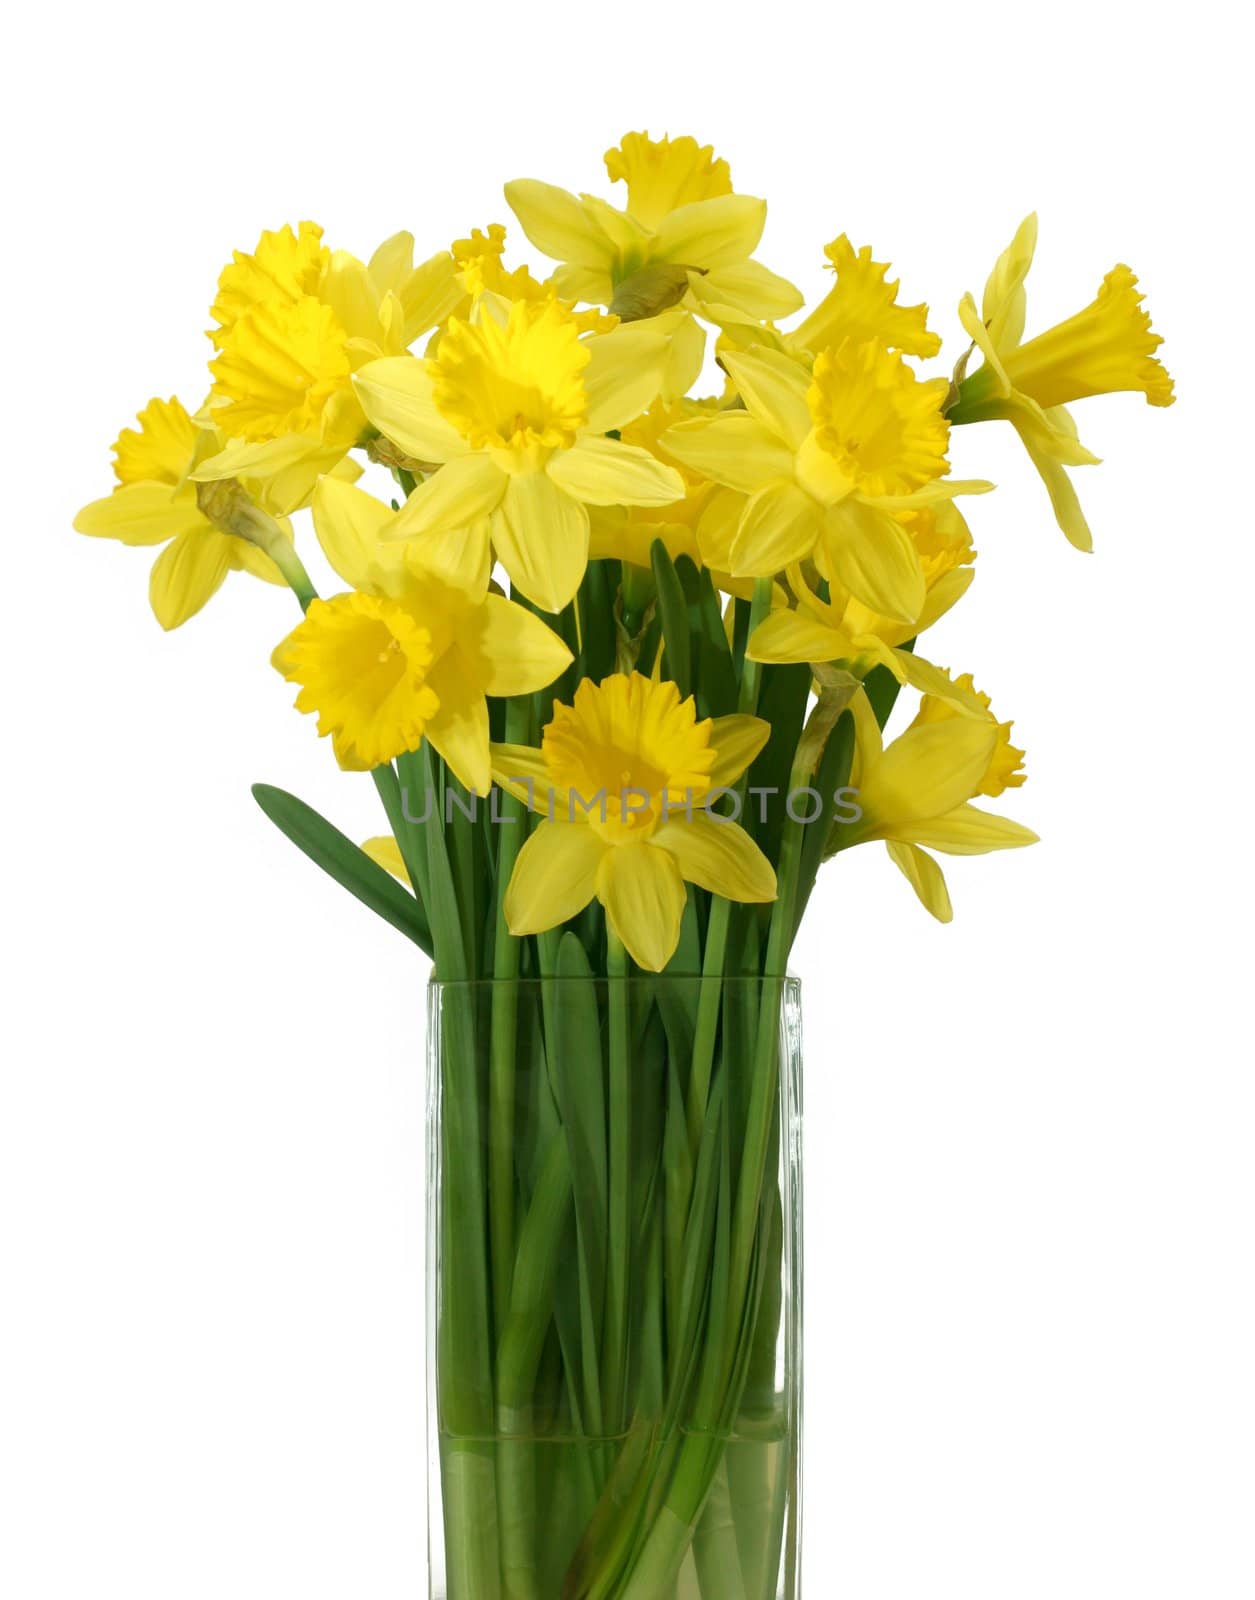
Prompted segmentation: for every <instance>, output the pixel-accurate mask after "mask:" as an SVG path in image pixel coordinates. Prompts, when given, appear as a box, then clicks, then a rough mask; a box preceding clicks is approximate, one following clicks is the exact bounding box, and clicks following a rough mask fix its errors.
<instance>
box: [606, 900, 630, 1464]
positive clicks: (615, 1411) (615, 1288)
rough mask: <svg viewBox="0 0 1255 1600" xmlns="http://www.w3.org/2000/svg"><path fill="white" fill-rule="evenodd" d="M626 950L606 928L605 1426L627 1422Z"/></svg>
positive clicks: (615, 1428) (615, 1427)
mask: <svg viewBox="0 0 1255 1600" xmlns="http://www.w3.org/2000/svg"><path fill="white" fill-rule="evenodd" d="M628 968H629V962H628V956H627V951H626V950H625V949H624V948H623V944H622V942H621V941H620V939H619V938H618V936H617V934H615V933H614V932H613V930H607V933H606V975H607V977H608V978H609V980H610V981H609V984H608V988H609V991H610V993H609V996H608V1006H609V1015H610V1071H609V1096H608V1101H607V1106H606V1121H607V1123H608V1125H609V1155H610V1162H609V1173H610V1181H609V1218H608V1221H609V1229H608V1232H609V1247H608V1250H607V1259H606V1325H605V1333H604V1338H603V1346H602V1352H603V1354H602V1392H603V1395H604V1405H605V1410H604V1417H605V1423H606V1426H607V1428H609V1429H610V1430H611V1431H612V1432H615V1433H617V1432H620V1431H621V1430H622V1429H623V1427H624V1426H625V1425H626V1420H627V1419H626V1416H625V1415H624V1408H623V1395H624V1387H625V1380H626V1368H627V1342H628V1341H627V1330H628V1294H629V1280H630V1277H631V1261H632V1101H631V1070H632V1068H631V1028H630V1021H629V1006H630V1003H631V996H630V994H629V993H628V981H627V979H628Z"/></svg>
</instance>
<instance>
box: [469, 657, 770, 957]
mask: <svg viewBox="0 0 1255 1600" xmlns="http://www.w3.org/2000/svg"><path fill="white" fill-rule="evenodd" d="M769 731H770V730H769V727H768V725H767V724H766V723H765V722H762V721H760V720H759V719H758V718H757V717H747V716H731V717H720V718H714V719H711V718H706V719H704V720H700V721H699V720H698V718H697V713H696V708H695V706H694V703H693V700H692V699H691V698H689V699H686V700H682V699H681V698H680V693H679V690H678V689H677V688H676V686H675V685H674V684H673V683H668V682H655V681H653V680H652V679H649V678H644V677H641V676H640V675H639V674H637V673H632V674H622V673H616V674H614V675H613V676H611V677H608V678H604V679H603V680H602V681H601V683H600V684H594V683H592V682H591V681H588V680H586V681H585V682H583V683H581V685H580V687H579V689H578V690H577V691H576V695H575V700H574V702H573V703H572V704H571V705H569V706H567V705H561V704H560V705H558V706H555V708H554V717H553V720H552V721H551V722H550V724H549V725H548V727H547V728H546V729H545V730H544V734H543V736H542V745H541V748H540V750H533V749H528V748H526V747H523V746H518V745H495V746H494V747H493V776H494V777H495V778H496V780H497V782H498V783H500V784H502V785H503V786H505V787H506V788H508V789H510V790H511V791H512V792H513V793H516V794H520V795H521V796H522V797H523V798H525V799H526V800H527V802H528V803H529V804H530V805H531V806H532V807H533V808H534V809H535V810H537V811H539V812H541V813H542V814H543V815H544V819H545V820H543V821H542V822H541V823H540V824H539V826H538V827H537V828H536V830H535V832H534V833H532V835H531V836H530V837H529V838H528V840H527V842H526V844H525V845H524V846H523V848H522V850H521V851H520V852H519V857H518V861H517V863H516V865H515V869H514V873H513V876H512V877H511V880H510V885H509V889H508V891H507V894H506V900H505V914H506V920H507V922H508V924H509V927H510V930H511V932H513V933H515V934H526V933H537V932H542V931H544V930H545V929H547V928H553V927H557V926H559V925H560V924H561V923H563V922H566V921H568V920H569V919H570V918H571V917H573V916H575V915H577V914H578V913H579V912H580V911H582V910H583V908H584V907H585V906H586V905H587V904H588V902H589V901H590V900H591V899H593V898H594V897H596V898H597V899H598V900H599V901H600V902H601V904H602V905H603V906H604V907H605V910H606V918H607V921H608V923H609V925H610V928H611V930H612V932H613V933H614V934H615V935H616V936H617V937H618V938H619V939H620V940H621V941H622V942H623V944H624V945H625V947H626V948H627V950H628V951H629V953H630V954H631V956H632V958H633V960H634V961H635V962H636V963H637V965H638V966H641V967H645V968H646V969H648V970H649V971H652V972H658V971H661V969H662V968H663V967H664V966H665V965H666V964H667V962H668V961H669V960H670V959H671V957H672V955H673V954H674V952H675V948H676V945H677V944H678V942H679V937H680V919H681V917H682V916H683V914H684V906H685V889H684V885H685V883H686V882H688V883H695V884H697V885H698V886H699V887H701V888H705V889H709V890H710V891H711V892H712V893H714V894H718V895H722V896H723V897H724V898H726V899H730V900H739V901H745V902H761V901H768V900H773V899H774V898H775V894H776V882H775V874H774V872H773V871H772V868H771V865H770V863H769V862H768V861H767V858H766V857H765V856H764V855H763V854H762V852H761V851H760V850H759V848H758V846H757V845H756V844H755V843H754V841H753V840H752V839H751V838H750V836H749V835H748V834H747V833H746V832H745V831H744V829H743V828H741V827H740V825H739V824H738V823H736V822H734V821H733V820H731V819H730V818H724V817H718V816H715V815H713V814H712V813H711V811H710V810H709V807H710V805H711V804H712V803H713V802H714V800H715V799H716V798H717V797H718V794H719V792H720V791H724V792H726V786H727V785H729V784H731V783H734V782H735V781H736V779H737V778H738V777H739V776H740V775H741V773H742V772H744V770H745V769H746V767H748V766H749V764H750V762H751V761H752V760H753V759H754V757H755V756H756V755H757V754H758V751H759V750H760V749H761V748H762V746H763V744H764V743H765V742H766V739H767V735H768V733H769Z"/></svg>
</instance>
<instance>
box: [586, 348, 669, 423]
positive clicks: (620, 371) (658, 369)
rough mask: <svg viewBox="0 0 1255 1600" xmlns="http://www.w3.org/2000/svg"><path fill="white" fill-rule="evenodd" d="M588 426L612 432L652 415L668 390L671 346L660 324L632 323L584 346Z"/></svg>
mask: <svg viewBox="0 0 1255 1600" xmlns="http://www.w3.org/2000/svg"><path fill="white" fill-rule="evenodd" d="M584 348H585V349H586V350H587V351H588V364H587V365H586V366H585V368H584V371H583V374H582V377H583V382H584V393H585V395H586V396H587V399H588V422H587V426H588V428H589V429H590V430H591V432H593V433H608V432H609V431H610V430H611V429H612V428H622V427H623V426H624V425H625V424H626V423H629V422H631V421H633V420H634V419H635V418H636V417H639V416H640V414H641V412H642V411H647V410H648V409H649V407H650V404H651V403H652V401H653V400H654V398H655V397H656V396H657V394H658V391H659V389H660V388H661V387H662V382H663V375H664V373H665V371H666V367H667V358H668V354H669V346H668V340H667V337H666V335H665V334H664V333H663V332H661V331H660V330H659V329H658V327H657V326H656V323H655V322H654V321H642V322H626V323H623V324H622V325H621V326H620V327H617V328H614V329H612V330H611V332H610V333H599V334H597V335H595V336H594V337H593V338H591V339H587V340H585V342H584Z"/></svg>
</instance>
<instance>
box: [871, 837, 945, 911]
mask: <svg viewBox="0 0 1255 1600" xmlns="http://www.w3.org/2000/svg"><path fill="white" fill-rule="evenodd" d="M885 848H886V849H887V850H888V852H889V859H890V860H891V861H892V862H893V864H894V866H895V867H897V868H898V870H899V871H900V872H901V874H902V876H903V877H904V878H905V879H906V881H907V882H908V883H909V884H910V886H911V888H912V889H914V890H915V893H916V894H917V895H918V896H919V902H920V904H921V905H922V906H923V907H924V909H925V910H926V911H930V912H931V913H932V914H933V916H934V917H936V919H937V921H938V922H950V921H951V920H952V919H953V917H954V911H953V909H952V907H951V905H950V891H949V890H948V889H947V888H946V880H945V875H944V873H943V872H942V870H941V868H940V867H939V866H938V865H937V863H936V862H935V861H934V860H933V858H932V857H931V856H930V855H928V854H927V853H926V852H925V851H923V850H921V849H919V847H918V846H917V845H913V844H899V843H898V842H897V841H896V840H894V839H889V840H887V841H886V844H885Z"/></svg>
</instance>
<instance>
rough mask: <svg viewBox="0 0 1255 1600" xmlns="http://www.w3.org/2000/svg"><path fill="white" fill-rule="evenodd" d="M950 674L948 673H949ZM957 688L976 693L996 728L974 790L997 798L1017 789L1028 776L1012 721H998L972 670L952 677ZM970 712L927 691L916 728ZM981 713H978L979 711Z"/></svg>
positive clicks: (983, 709) (952, 701) (916, 721)
mask: <svg viewBox="0 0 1255 1600" xmlns="http://www.w3.org/2000/svg"><path fill="white" fill-rule="evenodd" d="M947 676H949V674H947ZM953 683H954V686H955V687H956V688H957V689H960V690H965V691H967V693H968V694H969V695H970V696H972V697H974V698H975V700H976V702H977V704H978V706H979V707H980V708H981V711H983V712H984V717H985V720H986V721H988V722H991V723H992V724H993V726H994V728H995V729H996V737H995V740H994V746H993V749H992V751H991V752H990V756H989V765H988V767H987V768H986V769H985V772H984V775H983V776H982V778H981V780H980V782H979V784H978V785H977V786H976V789H975V791H974V792H975V793H976V794H983V795H988V797H989V798H990V799H991V800H995V799H997V797H998V796H999V795H1000V794H1003V793H1004V792H1005V791H1006V790H1007V789H1018V788H1019V787H1020V785H1021V784H1022V783H1023V782H1024V780H1025V776H1026V774H1025V772H1024V752H1023V750H1019V749H1017V748H1016V746H1015V745H1013V744H1012V743H1011V728H1012V724H1011V723H1010V722H999V721H998V719H997V718H996V717H995V716H994V714H993V710H992V708H991V705H990V699H989V696H988V695H987V694H983V693H982V692H981V690H979V689H978V688H977V687H976V685H975V684H974V683H973V681H972V674H971V673H970V672H964V673H961V674H960V675H959V676H958V677H957V678H954V679H953ZM965 714H966V715H969V716H970V715H971V714H972V711H971V709H970V707H969V708H966V709H965V708H962V707H961V706H960V705H957V704H956V703H955V701H954V700H953V699H951V698H946V697H944V696H942V695H938V694H925V695H923V696H922V697H921V699H920V703H919V710H918V712H917V713H916V715H915V721H914V722H913V723H912V724H911V726H912V727H913V728H922V727H926V726H927V725H928V724H930V723H937V722H944V721H946V720H947V719H948V718H950V717H958V716H963V715H965ZM978 714H979V713H978Z"/></svg>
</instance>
